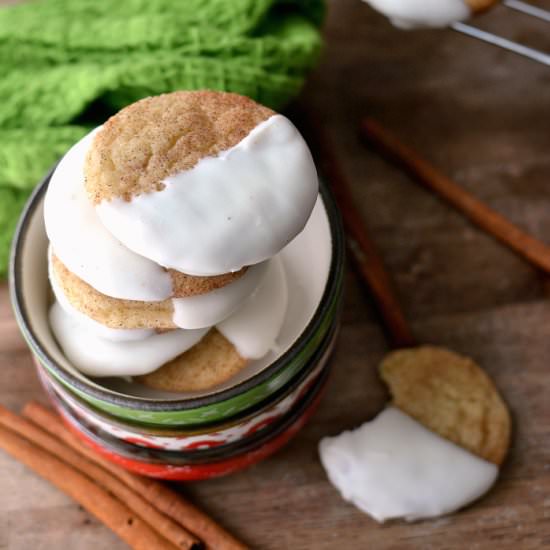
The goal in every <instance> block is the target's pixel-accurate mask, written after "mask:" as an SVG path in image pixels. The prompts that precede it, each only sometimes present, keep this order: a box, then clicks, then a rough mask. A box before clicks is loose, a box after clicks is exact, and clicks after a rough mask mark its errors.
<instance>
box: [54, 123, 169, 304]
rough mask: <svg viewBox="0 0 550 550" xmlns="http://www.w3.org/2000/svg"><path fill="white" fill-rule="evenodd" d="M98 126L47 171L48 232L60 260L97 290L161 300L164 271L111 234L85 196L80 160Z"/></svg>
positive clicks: (165, 287) (165, 280) (164, 293)
mask: <svg viewBox="0 0 550 550" xmlns="http://www.w3.org/2000/svg"><path fill="white" fill-rule="evenodd" d="M100 129H101V128H97V129H96V130H94V131H92V132H91V133H89V134H88V135H87V136H85V137H84V138H82V139H81V140H80V141H79V142H78V143H77V144H75V145H74V146H73V147H72V148H71V149H70V150H69V151H68V152H67V154H66V155H65V156H64V157H63V158H62V159H61V161H60V163H59V164H58V166H57V168H56V169H55V171H54V173H53V174H52V177H51V179H50V183H49V185H48V191H47V193H46V198H45V201H44V220H45V224H46V232H47V234H48V238H49V240H50V242H51V243H52V246H53V248H54V250H55V253H56V255H57V256H58V258H59V259H60V260H61V261H62V262H63V264H64V265H65V266H66V267H67V268H68V269H69V270H70V271H71V272H72V273H74V274H75V275H77V276H78V277H80V278H81V279H82V280H83V281H85V282H86V283H88V284H89V285H91V286H92V287H93V288H95V289H96V290H98V291H99V292H102V293H103V294H106V295H107V296H112V297H114V298H121V299H126V300H140V301H151V302H155V301H162V300H165V299H167V298H169V297H170V296H171V295H172V281H171V279H170V276H169V274H168V273H167V272H166V271H165V270H164V269H163V268H162V267H160V266H159V265H157V264H155V263H154V262H152V261H151V260H148V259H146V258H144V257H142V256H139V255H138V254H136V253H135V252H132V251H131V250H129V249H128V248H126V247H125V246H124V245H123V244H122V243H120V242H119V241H118V240H117V239H115V238H114V237H113V236H112V235H111V233H109V231H107V229H105V227H103V225H102V224H101V222H100V220H99V218H98V216H97V213H96V211H95V209H94V207H93V206H92V204H91V203H90V202H89V199H88V196H87V194H86V190H85V188H84V171H83V166H84V160H85V157H86V153H87V151H88V148H89V147H90V145H91V142H92V140H93V138H94V135H95V134H96V132H97V131H99V130H100Z"/></svg>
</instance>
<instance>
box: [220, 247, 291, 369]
mask: <svg viewBox="0 0 550 550" xmlns="http://www.w3.org/2000/svg"><path fill="white" fill-rule="evenodd" d="M287 301H288V290H287V284H286V279H285V273H284V271H283V267H282V264H281V260H280V258H279V257H278V256H275V257H274V258H273V259H272V260H271V261H270V262H269V267H268V269H267V273H266V275H265V277H264V279H263V280H262V282H261V283H260V285H259V286H258V288H257V289H256V290H255V291H254V292H253V293H252V294H251V295H250V296H249V297H248V299H247V300H246V301H245V302H244V304H243V305H242V306H241V307H240V308H239V309H238V310H237V311H236V312H235V313H234V314H233V315H231V316H230V317H228V318H227V319H226V320H225V321H222V322H221V323H218V325H217V329H218V330H219V331H220V332H221V333H222V334H223V335H224V336H225V337H226V338H227V339H228V340H229V341H230V342H231V343H232V344H233V345H234V346H235V348H236V349H237V351H238V352H239V355H240V356H241V357H244V358H246V359H260V358H261V357H263V356H264V355H266V354H267V353H268V352H270V351H274V352H277V348H278V346H277V337H278V336H279V333H280V332H281V327H282V325H283V321H284V318H285V313H286V307H287Z"/></svg>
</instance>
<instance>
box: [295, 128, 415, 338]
mask: <svg viewBox="0 0 550 550" xmlns="http://www.w3.org/2000/svg"><path fill="white" fill-rule="evenodd" d="M307 126H308V128H306V131H307V130H310V132H308V142H309V143H310V144H311V145H312V148H313V152H314V155H315V157H316V158H315V160H316V161H317V164H318V165H319V166H320V167H321V169H322V172H323V174H324V175H325V176H326V178H327V180H328V182H329V184H330V187H331V190H332V193H333V195H334V198H335V199H336V202H337V204H338V206H339V209H340V213H341V214H342V218H343V221H344V226H345V228H346V234H347V243H348V250H349V252H350V253H351V257H352V259H353V262H354V264H355V267H356V268H357V270H358V271H359V274H360V275H361V277H362V278H363V279H364V280H365V282H366V283H367V284H368V286H369V288H370V290H371V292H372V294H373V297H374V299H375V302H376V305H377V308H378V311H379V313H380V315H381V317H382V320H383V321H384V325H385V327H386V329H387V331H388V333H389V336H390V338H391V340H392V344H393V346H394V347H398V348H402V347H411V346H415V345H416V340H415V338H414V336H413V334H412V331H411V329H410V327H409V324H408V323H407V320H406V318H405V315H404V313H403V310H402V308H401V305H400V303H399V300H398V298H397V292H396V290H395V288H394V286H393V282H392V280H391V278H390V276H389V274H388V272H387V270H386V267H385V265H384V260H383V259H382V256H381V255H380V253H379V252H378V250H377V248H376V246H375V244H374V242H373V241H372V240H371V238H370V237H369V234H368V230H367V227H366V224H365V222H364V221H363V219H362V216H361V214H360V212H359V211H358V210H357V207H356V206H355V203H354V199H353V196H352V194H351V190H350V186H349V184H348V181H347V179H346V177H345V175H344V172H343V170H342V168H341V166H340V163H339V162H338V159H337V157H336V155H335V153H334V146H333V144H332V142H331V140H330V139H329V137H328V135H327V134H326V133H325V131H324V129H323V127H322V125H321V124H319V123H318V122H317V121H316V119H313V118H311V119H310V120H309V121H308V123H307Z"/></svg>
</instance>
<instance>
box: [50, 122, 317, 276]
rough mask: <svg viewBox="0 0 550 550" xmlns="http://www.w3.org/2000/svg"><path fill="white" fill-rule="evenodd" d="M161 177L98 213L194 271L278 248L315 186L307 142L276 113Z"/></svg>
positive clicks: (123, 234) (161, 258)
mask: <svg viewBox="0 0 550 550" xmlns="http://www.w3.org/2000/svg"><path fill="white" fill-rule="evenodd" d="M163 183H164V184H165V187H164V189H162V190H161V191H157V192H150V193H144V194H141V195H138V196H136V197H133V198H132V200H131V201H124V200H123V199H120V198H116V199H113V200H110V201H103V202H101V203H100V204H99V205H98V206H97V207H96V212H97V213H98V215H99V217H100V219H101V221H102V222H103V224H104V225H105V227H107V229H108V230H109V231H110V232H111V233H112V234H113V235H114V236H115V237H116V238H118V239H119V240H120V241H121V242H122V243H124V245H126V246H127V247H128V248H130V249H131V250H133V251H135V252H136V253H138V254H141V255H142V256H144V257H146V258H149V259H151V260H154V261H155V262H156V263H158V264H160V265H162V266H165V267H171V268H173V269H176V270H178V271H182V272H184V273H188V274H191V275H217V274H221V273H227V272H231V271H237V270H239V269H241V268H242V267H243V266H245V265H253V264H256V263H259V262H261V261H264V260H266V259H268V258H270V257H272V256H273V255H275V254H276V253H277V252H279V251H280V250H281V249H282V248H283V247H284V246H285V245H286V244H287V243H289V242H290V241H291V240H292V239H293V238H294V237H295V236H296V235H297V234H298V233H299V232H300V231H301V230H302V229H303V228H304V226H305V224H306V222H307V220H308V218H309V216H310V214H311V211H312V209H313V206H314V205H315V200H316V198H317V190H318V182H317V173H316V170H315V165H314V163H313V160H312V158H311V154H310V152H309V149H308V147H307V145H306V143H305V142H304V140H303V138H302V136H301V135H300V133H299V132H298V130H297V129H296V128H295V127H294V125H293V124H292V123H291V122H290V121H289V120H288V119H287V118H285V117H284V116H281V115H274V116H272V117H270V118H269V119H267V120H266V121H264V122H262V123H260V124H259V125H258V126H256V128H254V129H253V130H252V131H251V132H250V133H249V134H248V136H246V137H245V138H244V139H243V140H242V141H241V142H240V143H238V144H237V145H236V146H234V147H232V148H230V149H228V150H226V151H223V152H222V153H220V155H218V156H216V157H207V158H204V159H202V160H200V161H199V162H198V163H197V164H196V166H194V167H193V168H192V169H190V170H185V171H183V172H180V173H178V174H175V175H173V176H170V177H168V178H166V179H165V180H164V182H163ZM54 247H55V248H56V250H57V246H55V243H54Z"/></svg>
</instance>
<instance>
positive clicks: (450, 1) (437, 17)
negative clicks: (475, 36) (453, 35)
mask: <svg viewBox="0 0 550 550" xmlns="http://www.w3.org/2000/svg"><path fill="white" fill-rule="evenodd" d="M364 1H365V2H366V3H367V4H370V5H371V6H372V7H373V8H374V9H375V10H377V11H379V12H380V13H382V14H384V15H385V16H386V17H388V18H389V19H390V21H391V22H392V24H393V25H395V26H396V27H399V28H401V29H415V28H422V27H435V28H440V27H448V26H449V25H451V24H452V23H455V22H457V21H464V20H465V19H468V18H469V17H470V16H471V10H470V8H469V7H468V5H467V4H466V2H464V0H364Z"/></svg>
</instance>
